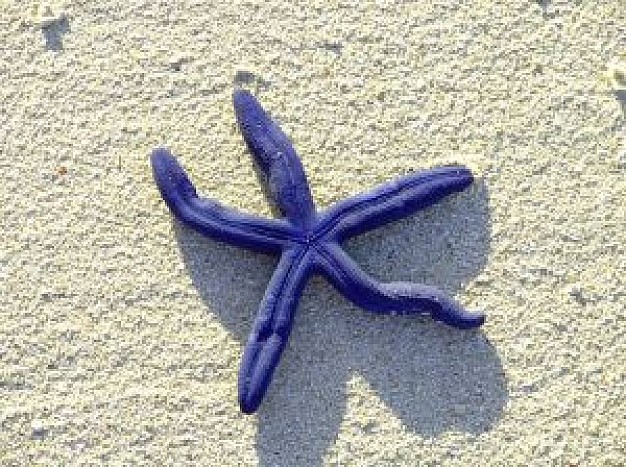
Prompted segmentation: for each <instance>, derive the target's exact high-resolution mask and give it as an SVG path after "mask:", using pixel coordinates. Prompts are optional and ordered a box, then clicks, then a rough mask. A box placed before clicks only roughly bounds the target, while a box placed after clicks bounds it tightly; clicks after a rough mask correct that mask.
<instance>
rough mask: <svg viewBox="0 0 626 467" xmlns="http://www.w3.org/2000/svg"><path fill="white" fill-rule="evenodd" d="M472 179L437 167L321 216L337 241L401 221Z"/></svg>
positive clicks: (463, 171) (336, 206)
mask: <svg viewBox="0 0 626 467" xmlns="http://www.w3.org/2000/svg"><path fill="white" fill-rule="evenodd" d="M473 180H474V177H473V176H472V173H471V172H470V171H469V169H467V168H465V167H460V166H452V167H438V168H435V169H430V170H425V171H423V172H417V173H412V174H409V175H405V176H403V177H399V178H397V179H396V180H393V181H391V182H388V183H385V184H382V185H379V186H377V187H375V188H374V189H372V190H371V191H369V192H367V193H364V194H359V195H356V196H353V197H351V198H347V199H345V200H342V201H339V202H337V203H335V204H334V205H333V206H331V207H330V208H329V209H328V210H327V211H325V212H324V213H323V214H322V218H321V220H320V225H321V226H322V229H323V228H326V227H331V230H332V232H333V234H332V237H333V238H335V239H336V240H338V241H339V242H341V241H343V240H345V239H348V238H350V237H354V236H356V235H360V234H362V233H365V232H367V231H369V230H373V229H375V228H377V227H380V226H382V225H384V224H387V223H389V222H393V221H395V220H398V219H402V218H404V217H406V216H409V215H411V214H413V213H415V212H417V211H419V210H421V209H424V208H426V207H428V206H430V205H432V204H435V203H436V202H438V201H439V200H441V199H442V198H444V197H446V196H448V195H450V194H452V193H456V192H459V191H463V190H464V189H465V188H467V187H468V186H469V185H471V184H472V181H473Z"/></svg>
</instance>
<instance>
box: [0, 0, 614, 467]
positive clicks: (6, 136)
mask: <svg viewBox="0 0 626 467" xmlns="http://www.w3.org/2000/svg"><path fill="white" fill-rule="evenodd" d="M450 3H455V4H456V6H449V5H448V4H450ZM461 3H463V6H460V4H461ZM494 3H496V5H494ZM0 4H1V5H2V6H1V7H0V26H1V27H0V77H1V84H0V99H1V102H2V104H1V106H0V124H1V133H0V169H1V170H2V182H1V183H0V202H1V208H0V209H1V219H2V228H3V233H2V235H3V240H2V248H1V249H0V313H1V314H0V319H1V322H0V371H1V373H0V417H1V418H0V464H1V465H29V464H36V463H41V464H43V465H63V464H86V463H96V464H97V463H103V464H108V465H119V464H122V463H126V464H128V465H140V464H145V465H160V464H162V463H166V464H178V465H180V464H186V463H188V464H190V465H191V464H195V465H255V464H259V465H262V466H273V465H285V466H299V465H303V466H308V465H312V466H315V465H320V464H323V465H337V464H338V465H566V466H567V465H580V466H588V465H598V466H600V465H602V466H604V465H618V464H619V463H620V460H622V461H623V459H624V456H626V446H625V441H624V438H625V437H626V428H625V425H626V424H625V420H624V413H625V412H626V402H625V400H626V399H625V396H626V387H625V384H626V383H625V379H626V378H625V368H626V347H625V339H626V338H625V337H624V326H625V324H626V321H625V316H626V312H625V309H626V284H625V276H626V246H625V244H626V227H625V223H626V208H625V204H626V201H625V200H626V152H625V150H626V146H625V145H626V143H625V140H624V137H625V130H624V121H625V118H626V114H625V112H626V94H625V93H626V91H619V88H620V86H623V85H625V84H626V83H624V81H626V78H624V76H626V75H621V77H620V67H621V69H622V73H626V65H625V64H624V63H623V61H622V62H620V54H622V55H623V54H626V8H625V7H624V3H623V1H621V0H615V1H593V2H592V1H578V2H573V1H570V2H564V1H560V2H545V4H544V5H542V4H538V3H537V2H532V1H508V2H492V1H487V0H480V1H467V2H447V1H441V2H439V3H438V4H432V2H426V1H412V2H409V1H404V2H402V1H397V2H371V1H360V2H358V1H351V2H341V3H336V2H322V1H319V2H313V1H311V2H293V1H271V2H269V3H268V4H265V3H264V2H262V1H260V0H259V1H256V0H250V1H239V2H237V1H235V2H233V1H222V2H216V1H209V0H194V1H158V2H156V1H142V0H128V1H97V2H96V1H94V2H88V1H68V2H66V3H65V4H62V3H52V4H50V9H49V11H46V8H45V4H41V5H38V4H35V3H32V2H17V1H7V0H4V1H3V2H0ZM42 28H43V29H42ZM621 60H626V59H621ZM236 83H237V84H240V85H245V86H246V87H249V88H250V89H252V90H253V91H254V92H255V93H256V94H257V95H258V96H259V98H260V99H261V101H262V102H263V104H264V105H265V106H266V107H267V108H268V109H270V110H271V112H272V113H273V115H275V116H276V117H277V119H279V120H280V121H281V123H282V124H283V125H284V128H285V129H286V131H287V132H288V134H289V135H290V137H291V138H292V139H293V141H294V143H295V145H296V146H297V148H298V150H299V152H300V154H301V155H302V159H303V161H304V164H305V166H306V168H307V171H308V174H309V177H310V180H311V184H312V187H313V190H314V196H315V200H316V202H317V203H318V205H319V206H327V205H329V204H330V203H332V202H334V201H336V200H339V199H341V198H343V197H345V196H347V195H349V194H353V193H357V192H360V191H363V190H367V189H368V188H370V187H372V186H373V185H375V184H376V183H379V182H381V181H383V180H387V179H389V178H392V177H395V176H397V175H399V174H402V173H406V172H408V171H411V170H416V169H420V168H425V167H430V166H433V165H435V164H442V163H447V162H459V163H463V164H466V165H468V166H470V167H471V168H472V169H473V170H475V171H476V173H477V175H478V176H479V180H478V182H477V184H476V186H475V188H473V189H472V190H470V191H468V192H467V193H464V194H462V195H460V196H457V197H456V198H453V199H451V200H449V201H448V202H445V203H442V204H440V205H438V206H437V207H436V208H434V209H431V210H428V211H426V212H423V213H420V214H418V215H416V216H414V217H412V218H410V219H407V220H406V221H403V222H400V223H398V224H395V225H392V226H389V227H387V228H384V229H381V230H379V231H376V232H373V233H372V234H370V235H367V236H364V237H362V238H360V239H358V240H356V241H354V242H352V243H350V244H349V245H348V248H349V250H350V252H351V253H352V254H353V255H354V257H356V259H357V260H358V262H359V263H361V264H362V265H363V266H364V267H365V268H366V269H367V270H369V271H370V272H371V273H373V274H375V275H377V276H379V277H381V278H384V279H386V280H413V281H422V282H427V283H433V284H438V285H440V286H441V287H443V288H444V289H445V290H447V291H448V292H449V293H451V294H455V295H456V296H457V297H458V299H459V300H461V301H462V302H463V303H464V304H466V305H467V306H468V307H469V308H481V309H484V310H486V312H487V315H488V320H487V324H486V325H485V326H484V328H483V329H482V330H481V331H479V332H460V331H456V330H453V329H448V328H446V327H444V326H442V325H437V324H434V323H432V322H430V321H429V320H426V319H420V318H418V319H399V318H380V317H373V316H371V315H367V314H366V313H364V312H362V311H361V310H359V309H356V308H354V307H352V306H351V305H349V304H348V303H347V302H346V301H344V299H343V298H342V297H341V296H339V295H338V294H337V293H335V292H334V291H333V290H331V288H330V287H329V286H328V285H327V284H326V283H324V282H323V281H322V280H319V279H318V280H314V281H313V282H312V283H311V284H310V285H309V286H308V287H307V289H306V292H305V295H304V298H303V300H302V303H301V305H300V309H299V315H298V317H297V324H296V326H295V329H294V331H293V334H292V338H291V341H290V345H289V348H288V349H287V351H286V353H285V355H284V358H283V360H282V363H281V366H280V368H279V370H278V373H277V375H276V378H275V380H274V383H273V385H272V387H271V390H270V392H269V396H268V398H267V400H266V401H265V403H264V405H263V406H262V409H261V411H260V412H259V414H258V416H254V417H245V416H242V415H241V414H240V413H239V411H238V407H237V404H236V377H237V369H238V365H239V358H240V355H241V349H242V344H243V342H244V340H245V336H246V334H247V332H248V329H249V326H250V322H251V320H252V317H253V315H254V313H255V311H256V307H257V305H258V303H259V301H260V299H261V297H262V294H263V290H264V288H265V285H266V283H267V281H268V279H269V276H270V274H271V271H272V268H273V265H274V262H275V260H274V259H273V258H271V257H266V256H263V255H255V254H251V253H248V252H245V251H241V250H239V249H235V248H229V247H225V246H223V245H220V244H217V243H215V242H213V241H210V240H206V239H204V238H201V237H199V236H198V235H196V234H194V233H191V232H189V231H187V230H184V229H181V228H180V227H179V226H178V225H177V224H176V223H174V222H172V220H171V217H170V215H169V213H168V212H167V210H166V209H165V206H164V204H163V202H162V201H161V200H160V198H159V195H158V193H157V190H156V189H155V187H154V186H153V183H152V179H151V172H150V167H149V164H148V153H149V151H150V150H151V149H152V148H154V147H155V146H157V145H159V144H166V145H168V146H170V147H171V148H172V149H173V150H174V151H175V153H177V154H178V155H180V157H181V160H182V161H183V163H184V165H185V166H186V167H187V168H188V169H189V171H190V172H191V174H192V176H193V179H194V181H195V182H197V184H198V186H199V187H200V189H201V191H202V192H203V193H205V194H209V195H211V196H213V197H215V198H218V199H219V200H221V201H222V202H224V203H226V204H228V205H230V206H233V207H236V208H239V209H241V210H246V211H250V212H255V213H260V214H262V215H269V214H270V209H269V208H268V206H267V203H266V200H265V198H264V196H263V193H262V191H261V189H260V186H259V183H258V180H257V178H256V176H255V172H254V170H253V168H252V164H251V162H250V159H249V156H248V154H247V153H246V151H245V149H244V145H243V143H242V141H241V138H240V135H239V134H238V132H237V131H236V128H235V123H234V122H235V120H234V115H233V111H232V104H231V92H232V89H233V87H234V85H235V84H236ZM620 100H621V101H620ZM63 168H65V169H66V171H67V173H65V174H63V172H64V169H63Z"/></svg>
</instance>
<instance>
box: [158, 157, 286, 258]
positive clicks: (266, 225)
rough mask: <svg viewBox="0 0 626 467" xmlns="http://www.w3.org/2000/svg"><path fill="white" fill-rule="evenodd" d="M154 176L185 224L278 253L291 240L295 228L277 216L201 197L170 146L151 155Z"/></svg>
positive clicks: (236, 242) (231, 242)
mask: <svg viewBox="0 0 626 467" xmlns="http://www.w3.org/2000/svg"><path fill="white" fill-rule="evenodd" d="M151 162H152V169H153V174H154V180H155V182H156V184H157V186H158V187H159V190H160V192H161V195H162V196H163V199H164V200H165V202H166V204H167V206H168V207H169V208H170V210H171V211H172V212H173V213H174V215H175V216H176V217H177V218H178V219H180V220H181V221H182V222H183V223H184V224H186V225H188V226H189V227H191V228H193V229H195V230H197V231H199V232H200V233H202V234H204V235H207V236H208V237H211V238H213V239H215V240H218V241H222V242H225V243H230V244H233V245H236V246H242V247H245V248H249V249H251V250H255V251H260V252H266V253H277V252H280V251H281V250H282V249H283V248H284V247H285V246H286V245H288V244H289V240H290V238H293V236H294V235H295V232H294V229H293V228H292V227H290V226H289V225H288V224H287V223H286V222H284V221H281V220H277V219H264V218H261V217H257V216H252V215H248V214H243V213H239V212H236V211H234V210H232V209H229V208H227V207H225V206H223V205H221V204H219V203H217V202H215V201H212V200H209V199H203V198H199V197H198V195H197V193H196V190H195V188H194V186H193V184H192V183H191V181H190V180H189V177H188V176H187V174H186V173H185V171H184V170H183V168H182V167H181V166H180V164H179V163H178V162H177V161H176V159H175V158H174V156H172V154H171V153H170V152H169V151H168V150H166V149H162V148H160V149H156V150H155V151H153V153H152V156H151Z"/></svg>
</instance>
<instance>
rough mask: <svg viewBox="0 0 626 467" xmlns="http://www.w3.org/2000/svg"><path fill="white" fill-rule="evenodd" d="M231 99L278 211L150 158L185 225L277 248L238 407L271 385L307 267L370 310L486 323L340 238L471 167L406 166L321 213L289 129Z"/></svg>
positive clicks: (463, 324)
mask: <svg viewBox="0 0 626 467" xmlns="http://www.w3.org/2000/svg"><path fill="white" fill-rule="evenodd" d="M234 105H235V112H236V115H237V121H238V123H239V128H240V130H241V132H242V134H243V137H244V139H245V141H246V143H247V145H248V147H249V149H250V152H251V153H252V154H253V156H254V157H255V159H256V162H257V163H258V165H259V166H260V168H261V170H262V171H263V173H264V174H265V176H266V177H267V182H268V184H269V191H270V194H271V196H272V198H273V199H274V200H275V202H276V204H277V206H278V207H279V208H280V210H281V211H282V213H283V215H284V218H282V219H266V218H262V217H257V216H253V215H248V214H243V213H239V212H236V211H234V210H232V209H229V208H227V207H224V206H222V205H220V204H219V203H217V202H216V201H213V200H210V199H205V198H200V197H198V195H197V193H196V190H195V188H194V186H193V185H192V183H191V182H190V180H189V178H188V177H187V175H186V173H185V171H184V170H183V169H182V167H181V166H180V165H179V164H178V162H177V161H176V159H175V158H174V157H173V156H172V154H171V153H170V152H169V151H168V150H166V149H163V148H159V149H156V150H154V151H153V153H152V167H153V171H154V179H155V181H156V184H157V185H158V187H159V189H160V191H161V194H162V196H163V199H164V200H165V202H166V203H167V205H168V207H169V208H170V210H171V211H172V212H173V213H174V215H175V216H176V217H178V218H179V219H180V220H181V221H182V222H183V223H184V224H186V225H188V226H189V227H191V228H193V229H195V230H197V231H199V232H201V233H203V234H204V235H207V236H209V237H211V238H213V239H215V240H218V241H222V242H225V243H230V244H233V245H237V246H241V247H245V248H249V249H252V250H255V251H261V252H265V253H272V254H279V255H280V261H279V262H278V266H277V268H276V270H275V271H274V274H273V275H272V279H271V280H270V283H269V286H268V288H267V290H266V292H265V296H264V298H263V301H262V303H261V306H260V308H259V312H258V314H257V317H256V321H255V323H254V326H253V328H252V331H251V333H250V337H249V339H248V343H247V344H246V348H245V350H244V354H243V360H242V362H241V368H240V371H239V405H240V407H241V410H242V411H243V412H244V413H253V412H255V411H256V410H257V408H258V407H259V405H260V403H261V401H262V399H263V396H264V395H265V393H266V391H267V388H268V386H269V384H270V381H271V378H272V374H273V373H274V370H275V369H276V366H277V365H278V361H279V359H280V356H281V353H282V352H283V350H284V348H285V345H286V344H287V339H288V338H289V333H290V332H291V328H292V325H293V319H294V315H295V311H296V308H297V304H298V300H299V298H300V295H301V294H302V290H303V289H304V286H305V283H306V281H307V279H308V278H309V277H310V276H311V275H312V274H315V273H317V274H321V275H323V276H324V277H326V279H328V280H329V281H330V282H331V283H332V284H333V285H334V286H335V287H336V288H337V289H338V290H339V291H340V292H341V293H342V294H343V295H345V296H346V297H347V298H348V299H349V300H351V301H352V302H353V303H355V304H356V305H358V306H360V307H362V308H364V309H366V310H368V311H372V312H375V313H381V314H401V315H408V314H421V313H428V314H430V315H431V316H432V318H434V319H435V320H438V321H442V322H444V323H446V324H449V325H451V326H454V327H457V328H463V329H467V328H474V327H477V326H480V325H482V324H483V323H484V321H485V317H484V315H482V314H472V313H468V312H466V311H464V310H463V309H462V308H461V306H460V305H459V304H457V303H456V302H454V301H453V300H451V299H449V298H448V297H446V296H445V295H444V294H443V293H442V292H441V291H440V290H438V289H436V288H435V287H431V286H427V285H419V284H411V283H405V282H395V283H387V284H384V283H380V282H378V281H377V280H376V279H374V278H373V277H371V276H369V275H368V274H367V273H365V272H364V271H362V270H361V269H360V268H359V266H358V265H357V264H356V263H355V262H354V261H353V260H352V259H351V258H350V257H349V256H348V255H347V254H346V253H345V252H344V251H343V249H342V247H341V244H342V242H343V241H345V240H346V239H348V238H350V237H353V236H355V235H359V234H362V233H364V232H367V231H368V230H371V229H374V228H376V227H379V226H381V225H383V224H386V223H388V222H392V221H395V220H398V219H401V218H403V217H405V216H408V215H410V214H412V213H414V212H416V211H418V210H420V209H423V208H426V207H427V206H430V205H432V204H434V203H436V202H437V201H439V200H441V199H442V198H443V197H445V196H447V195H449V194H452V193H455V192H458V191H462V190H463V189H465V188H466V187H467V186H469V185H470V184H471V183H472V181H473V177H472V174H471V172H470V171H469V170H468V169H467V168H465V167H461V166H449V167H439V168H435V169H431V170H427V171H423V172H420V173H413V174H409V175H407V176H404V177H401V178H398V179H396V180H394V181H392V182H389V183H386V184H384V185H381V186H379V187H376V188H374V189H373V190H372V191H370V192H368V193H365V194H361V195H358V196H354V197H352V198H347V199H344V200H342V201H340V202H338V203H336V204H335V205H333V206H331V207H330V208H329V209H327V210H325V211H323V212H319V213H318V212H317V211H316V209H315V205H314V203H313V199H312V198H311V191H310V188H309V184H308V182H307V179H306V175H305V173H304V168H303V166H302V163H301V162H300V159H299V158H298V156H297V154H296V151H295V149H294V148H293V146H292V145H291V143H290V141H289V139H288V138H287V136H286V135H285V134H284V133H283V132H282V131H281V129H280V128H279V127H278V125H277V124H276V123H275V122H274V121H272V119H271V118H270V117H269V116H268V114H267V113H266V112H265V111H264V110H263V108H262V107H261V105H260V104H259V102H258V101H257V100H256V99H255V98H254V96H252V94H250V93H249V92H248V91H245V90H237V91H235V93H234Z"/></svg>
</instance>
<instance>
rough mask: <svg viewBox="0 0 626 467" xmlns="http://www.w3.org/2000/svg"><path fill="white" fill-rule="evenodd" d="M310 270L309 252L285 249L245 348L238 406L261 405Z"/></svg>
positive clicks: (250, 410) (243, 408)
mask: <svg viewBox="0 0 626 467" xmlns="http://www.w3.org/2000/svg"><path fill="white" fill-rule="evenodd" d="M310 273H311V262H310V253H309V252H307V251H306V249H304V248H294V249H291V250H286V251H285V252H284V253H283V254H282V256H281V258H280V261H279V263H278V266H277V268H276V271H274V274H273V276H272V279H271V280H270V283H269V286H268V288H267V290H266V292H265V297H264V298H263V301H262V303H261V306H260V308H259V311H258V314H257V317H256V320H255V322H254V325H253V327H252V331H251V332H250V336H249V338H248V342H247V344H246V347H245V349H244V353H243V359H242V361H241V367H240V369H239V406H240V407H241V411H242V412H244V413H253V412H255V411H256V410H257V408H258V407H259V404H260V403H261V401H262V399H263V397H264V396H265V393H266V391H267V388H268V386H269V384H270V381H271V379H272V375H273V373H274V370H275V369H276V367H277V366H278V362H279V360H280V356H281V354H282V352H283V350H284V349H285V345H286V344H287V339H288V338H289V334H290V332H291V327H292V324H293V317H294V314H295V311H296V307H297V306H298V301H299V299H300V296H301V294H302V290H303V289H304V286H305V283H306V280H307V278H308V277H309V275H310Z"/></svg>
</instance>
